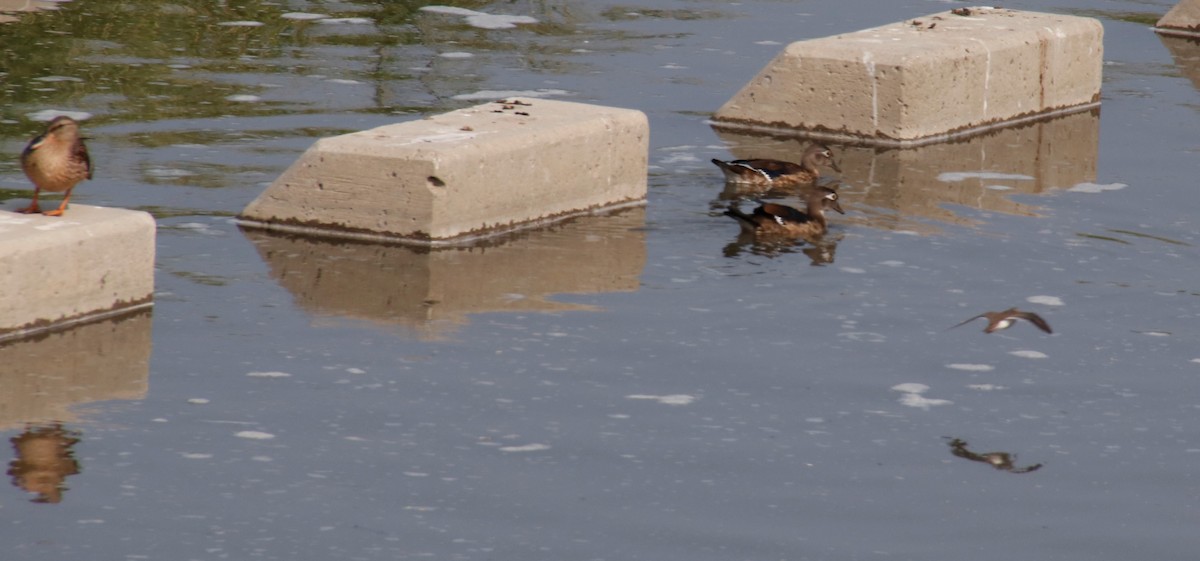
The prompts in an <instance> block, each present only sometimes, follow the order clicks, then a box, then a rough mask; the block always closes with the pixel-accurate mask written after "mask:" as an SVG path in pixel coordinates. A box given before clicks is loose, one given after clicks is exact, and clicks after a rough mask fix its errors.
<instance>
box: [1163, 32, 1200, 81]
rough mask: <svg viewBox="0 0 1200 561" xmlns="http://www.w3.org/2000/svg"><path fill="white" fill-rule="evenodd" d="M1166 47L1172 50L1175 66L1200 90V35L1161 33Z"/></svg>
mask: <svg viewBox="0 0 1200 561" xmlns="http://www.w3.org/2000/svg"><path fill="white" fill-rule="evenodd" d="M1158 40H1159V41H1162V44H1163V46H1164V47H1166V48H1167V50H1168V51H1170V52H1171V58H1172V59H1174V61H1175V67H1176V68H1178V69H1179V72H1180V73H1181V74H1183V75H1184V76H1187V78H1188V79H1189V80H1191V81H1192V87H1194V88H1196V90H1198V91H1200V36H1197V37H1172V36H1170V34H1166V35H1159V36H1158Z"/></svg>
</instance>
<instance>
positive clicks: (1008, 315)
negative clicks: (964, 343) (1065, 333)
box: [951, 308, 1054, 333]
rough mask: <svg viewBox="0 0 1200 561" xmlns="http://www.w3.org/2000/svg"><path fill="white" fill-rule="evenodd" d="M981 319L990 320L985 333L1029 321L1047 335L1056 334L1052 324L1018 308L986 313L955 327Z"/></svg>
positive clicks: (984, 330) (984, 329)
mask: <svg viewBox="0 0 1200 561" xmlns="http://www.w3.org/2000/svg"><path fill="white" fill-rule="evenodd" d="M979 318H987V320H988V324H987V327H984V328H983V332H984V333H994V332H996V331H1000V330H1001V329H1008V328H1009V327H1012V326H1013V324H1014V323H1016V322H1017V320H1025V321H1028V322H1029V323H1032V324H1033V325H1035V326H1037V328H1038V329H1041V330H1042V331H1045V332H1046V333H1054V331H1052V330H1051V329H1050V324H1049V323H1046V320H1044V319H1042V316H1039V315H1037V314H1035V313H1033V312H1022V311H1021V310H1018V309H1016V308H1009V309H1007V310H1003V311H999V312H984V313H982V314H979V315H977V316H975V317H973V318H971V319H968V320H966V321H964V322H962V323H960V324H958V325H955V326H954V327H960V326H963V325H966V324H968V323H971V322H973V321H975V320H977V319H979ZM954 327H951V329H954Z"/></svg>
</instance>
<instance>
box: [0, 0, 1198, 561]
mask: <svg viewBox="0 0 1200 561" xmlns="http://www.w3.org/2000/svg"><path fill="white" fill-rule="evenodd" d="M423 5H424V3H420V2H370V1H363V2H299V1H297V2H286V3H275V2H253V1H238V2H225V3H219V4H214V3H211V2H199V1H181V2H176V3H173V4H165V5H164V4H161V3H158V2H145V1H142V2H138V1H133V2H120V3H113V2H94V1H77V2H73V3H67V4H62V5H61V6H60V9H59V10H57V11H49V12H38V13H34V14H19V16H20V17H19V21H18V22H17V23H12V24H7V25H5V26H4V27H3V32H4V34H3V36H2V37H0V57H2V59H0V60H2V61H3V68H2V69H3V72H4V75H3V84H4V87H3V88H0V97H3V103H2V104H0V107H2V108H3V109H0V116H2V117H3V120H4V124H5V126H4V128H3V129H4V131H3V133H0V134H3V136H2V137H0V138H2V140H0V150H2V151H3V152H4V153H7V154H10V155H12V157H11V158H9V159H7V160H5V161H4V162H0V195H2V196H3V198H6V199H7V201H6V202H4V203H3V204H4V208H7V209H11V208H16V207H17V205H19V204H22V203H24V202H25V198H26V197H28V194H29V191H28V185H27V182H26V180H25V179H24V177H23V176H22V174H21V172H20V170H19V166H18V165H17V163H16V154H18V153H19V151H20V149H21V147H22V146H23V145H24V143H25V141H26V140H27V139H28V137H29V136H31V135H32V134H34V133H35V132H36V131H37V130H39V129H40V124H39V123H38V122H36V119H37V118H38V117H39V116H44V115H45V114H46V113H44V112H45V111H48V110H61V111H72V112H79V113H82V114H84V115H83V116H89V118H88V119H87V120H86V121H85V123H84V127H85V130H86V131H87V134H88V136H89V137H90V139H89V147H90V149H91V152H92V154H93V157H94V158H95V160H96V163H97V172H96V179H95V180H93V181H91V182H89V183H86V184H84V185H83V186H82V187H81V188H80V189H78V190H77V195H76V196H77V197H78V198H77V199H74V200H77V201H78V202H80V203H85V204H99V205H112V206H122V207H129V208H137V209H143V210H147V211H150V212H152V213H153V214H154V215H155V216H156V217H157V218H158V221H159V234H158V236H159V237H158V253H159V256H158V257H159V258H158V263H157V269H156V270H157V274H156V287H157V291H156V298H155V300H156V305H155V307H154V310H153V312H152V313H145V314H140V315H137V316H133V317H129V318H124V319H122V320H120V321H111V322H104V323H99V324H93V325H89V326H84V327H80V328H78V329H75V330H71V331H68V332H64V333H56V334H51V335H47V336H45V337H41V338H38V339H35V340H29V341H23V342H18V343H13V344H8V345H5V346H3V347H0V364H3V365H4V366H3V373H2V374H0V375H2V376H3V377H4V381H3V385H2V386H0V387H3V388H5V391H4V392H3V394H2V397H0V420H2V422H0V426H3V428H4V431H5V433H4V434H5V437H6V438H8V439H10V442H11V443H12V444H13V447H12V453H11V454H10V456H9V458H10V459H9V461H10V462H11V464H10V470H9V476H10V481H11V482H12V485H10V486H6V487H4V488H3V490H0V509H2V510H3V511H4V512H5V513H6V515H5V517H4V518H5V520H6V521H7V522H5V523H4V524H0V541H2V542H3V543H5V544H6V545H7V546H8V547H7V551H8V553H7V557H6V558H9V559H98V558H102V559H172V560H176V559H196V560H201V559H203V560H207V559H287V560H301V559H314V560H316V559H321V560H324V559H408V558H434V559H520V560H527V559H654V560H664V559H687V560H689V561H696V560H702V559H714V560H717V559H721V560H727V559H846V560H851V559H877V558H885V559H886V558H893V559H963V558H983V559H992V558H1001V557H1006V558H1029V559H1080V560H1084V559H1086V560H1096V559H1114V560H1116V559H1122V560H1123V559H1130V558H1134V557H1137V558H1147V559H1180V558H1187V557H1189V556H1190V555H1191V553H1192V551H1194V549H1195V548H1194V544H1195V537H1194V535H1195V527H1196V523H1197V521H1200V519H1198V518H1197V516H1198V515H1197V497H1196V494H1197V492H1196V489H1198V488H1200V479H1198V475H1197V473H1198V472H1197V470H1196V469H1195V465H1196V462H1197V461H1198V460H1197V458H1198V456H1197V454H1198V453H1200V433H1198V432H1197V429H1196V426H1197V424H1196V423H1195V419H1196V416H1197V414H1198V413H1200V398H1197V397H1196V396H1200V387H1197V386H1200V350H1197V349H1198V347H1197V344H1196V341H1197V333H1198V332H1197V328H1196V316H1197V313H1198V311H1200V300H1198V299H1197V295H1198V294H1200V287H1198V286H1197V283H1196V278H1197V277H1196V271H1197V270H1198V265H1200V260H1198V259H1197V250H1196V244H1197V243H1200V242H1198V240H1197V227H1196V217H1197V216H1200V198H1198V197H1196V195H1195V193H1194V187H1195V177H1197V176H1198V175H1200V174H1198V172H1200V164H1198V162H1200V159H1198V158H1197V152H1198V151H1200V143H1198V141H1197V135H1196V131H1197V130H1200V118H1198V109H1200V97H1198V96H1200V94H1198V91H1197V87H1196V81H1195V79H1196V76H1197V75H1198V73H1197V70H1196V66H1195V61H1196V60H1197V58H1200V57H1198V55H1197V52H1200V47H1197V46H1196V44H1195V43H1194V42H1188V41H1187V40H1181V39H1168V38H1159V37H1158V36H1157V35H1155V34H1154V33H1153V32H1151V31H1150V30H1149V29H1148V24H1147V23H1146V22H1147V21H1153V19H1155V18H1156V17H1157V14H1161V13H1165V11H1166V10H1167V9H1168V8H1169V7H1170V3H1168V2H1159V1H1153V2H1141V1H1139V2H1134V1H1108V2H1080V1H1075V0H1039V1H1034V0H1029V1H1022V2H1017V3H1015V4H1011V5H1007V4H1006V6H1005V7H1011V8H1019V9H1035V10H1041V11H1048V12H1056V13H1071V14H1080V15H1087V16H1090V17H1097V18H1099V19H1100V20H1101V21H1102V22H1103V24H1104V26H1105V55H1104V58H1105V67H1104V68H1105V77H1104V85H1103V88H1104V89H1103V99H1102V107H1101V109H1100V110H1099V111H1098V112H1086V113H1080V114H1076V115H1073V116H1070V117H1066V118H1062V119H1056V120H1053V121H1049V122H1045V123H1037V124H1033V125H1027V126H1024V127H1018V128H1013V129H1006V130H1002V131H997V132H995V133H993V134H989V135H984V136H980V137H975V138H972V139H966V140H964V141H961V142H956V143H948V144H940V145H933V146H928V147H924V148H921V149H915V150H903V151H901V150H876V149H869V148H862V147H856V146H834V149H835V151H837V152H838V153H839V158H840V161H841V167H842V169H843V170H844V173H843V174H841V177H839V179H840V180H841V187H840V190H841V193H842V194H843V197H844V199H843V206H844V207H846V208H847V209H848V211H849V214H848V215H847V216H845V217H843V216H840V215H839V216H837V217H835V222H834V226H833V230H832V232H831V234H830V235H829V236H828V237H827V240H826V241H827V243H826V244H825V245H823V246H821V247H816V248H814V247H811V246H807V245H802V246H795V245H791V244H782V245H769V244H767V245H764V244H758V245H756V244H753V243H747V242H746V241H745V240H739V239H738V228H737V226H736V224H734V223H733V221H731V220H729V219H728V218H725V217H723V216H721V214H720V213H721V211H722V209H723V208H724V206H725V205H727V204H729V203H730V202H731V201H735V200H737V198H738V197H737V195H736V194H734V195H732V196H731V195H730V194H729V193H726V192H725V190H724V187H723V185H722V184H721V176H720V173H719V171H718V170H717V169H716V168H715V167H713V166H712V165H711V164H709V163H708V160H709V159H710V158H714V157H717V158H729V157H731V156H748V155H752V154H754V155H766V156H772V157H784V156H786V155H788V154H795V153H798V152H799V150H800V149H802V146H803V143H802V142H798V141H796V140H792V139H779V138H772V137H761V136H759V137H753V136H747V135H738V134H730V133H726V132H717V131H714V130H713V129H712V128H711V127H710V126H709V125H708V124H707V122H706V119H707V117H708V115H709V114H711V112H712V111H714V110H715V109H716V108H717V107H719V106H720V104H721V103H723V102H724V101H725V100H726V99H728V98H729V97H730V96H732V95H733V93H734V92H735V91H736V90H737V89H738V88H740V87H741V86H742V85H743V84H744V83H745V82H746V81H747V80H749V79H750V78H751V77H752V76H753V75H754V74H755V73H756V72H757V71H758V70H759V69H760V68H762V66H763V65H764V64H766V62H767V61H768V60H769V59H770V58H771V57H772V56H774V55H775V54H776V53H777V52H778V51H779V50H780V49H781V48H783V46H784V45H786V44H787V43H788V42H791V41H795V40H801V39H807V38H814V37H822V36H827V35H831V34H835V33H841V32H847V31H854V30H857V29H862V28H866V27H870V26H875V25H882V24H886V23H890V22H893V21H899V20H903V19H907V18H912V17H919V16H924V15H926V14H929V13H933V12H937V11H941V10H944V9H946V8H947V7H948V6H952V5H953V4H947V3H945V2H939V1H924V0H906V1H900V2H878V3H871V4H869V5H855V4H839V5H832V4H827V3H820V2H805V3H795V2H770V1H765V0H763V1H751V2H742V3H736V4H730V3H724V2H706V1H682V0H681V1H670V0H661V1H660V0H653V1H642V2H631V3H616V2H569V1H560V2H514V3H485V2H459V3H455V4H454V6H453V7H454V8H456V9H451V10H447V9H436V10H421V9H420V8H421V7H422V6H423ZM864 8H869V9H864ZM464 10H471V11H473V12H480V13H484V14H490V15H491V16H513V18H496V17H474V19H471V18H472V14H471V13H468V12H465V11H464ZM312 14H315V15H319V16H328V17H327V18H324V19H313V18H314V17H315V16H313V15H312ZM529 19H532V20H536V23H531V22H529ZM506 25H511V27H506ZM515 93H520V94H522V95H534V96H538V95H540V96H550V97H554V98H556V99H566V100H574V101H583V102H590V103H599V104H606V105H614V106H622V107H631V108H636V109H640V110H642V111H645V112H646V113H647V115H648V116H649V118H650V124H651V131H652V136H651V169H650V170H649V173H650V193H649V197H648V204H647V206H646V207H645V208H644V209H632V210H627V211H624V212H620V213H616V214H614V215H612V216H604V217H589V218H584V219H577V220H573V221H570V222H567V223H564V224H559V225H556V226H554V227H551V228H547V229H544V230H541V231H532V232H524V233H521V234H519V235H514V236H509V237H506V238H503V239H500V240H495V241H494V242H491V243H488V244H484V245H481V246H479V247H475V248H470V249H456V250H440V251H432V252H426V251H416V250H412V249H409V248H395V247H386V246H374V245H367V244H350V243H333V242H328V241H320V240H307V239H297V238H290V237H283V236H273V235H269V234H264V233H262V232H256V231H243V230H241V229H239V228H238V227H237V226H236V225H234V224H233V222H232V220H231V219H232V217H233V216H234V215H236V213H238V212H239V211H240V210H241V209H242V208H243V207H244V206H245V205H246V204H247V203H249V202H250V201H251V200H253V198H254V197H255V196H257V195H258V194H259V193H260V192H261V191H262V189H263V188H264V187H265V186H266V185H267V184H268V183H269V182H270V181H271V180H272V179H274V178H275V177H276V176H278V175H279V174H280V173H281V172H282V171H283V170H284V169H285V168H286V167H287V166H288V165H289V164H290V163H291V162H292V161H294V160H295V159H296V158H297V157H298V155H299V154H300V153H301V152H302V151H303V150H304V149H305V148H307V147H308V146H309V145H310V144H311V143H312V142H313V141H314V140H315V139H316V138H319V137H322V136H329V135H334V134H339V133H343V132H347V131H352V130H360V129H364V128H370V127H374V126H379V125H383V124H387V123H393V122H397V121H402V120H408V119H415V118H420V117H421V116H422V115H426V114H432V113H437V112H442V111H447V110H452V109H456V108H460V107H465V106H469V105H473V104H476V103H480V102H481V100H490V99H494V98H497V97H506V96H509V95H514V94H515ZM784 199H785V201H786V200H787V198H786V196H785V197H784ZM1010 306H1018V307H1021V308H1023V309H1028V310H1031V311H1035V312H1037V313H1039V314H1041V315H1043V317H1045V318H1046V319H1047V321H1049V322H1050V324H1051V325H1052V326H1053V328H1054V330H1055V334H1054V335H1050V336H1047V335H1045V334H1043V333H1041V332H1040V331H1038V330H1036V329H1034V328H1033V327H1032V326H1030V325H1028V324H1021V325H1017V326H1016V327H1014V328H1012V329H1010V330H1008V331H1004V332H1001V333H998V334H994V335H984V334H983V333H981V332H980V331H981V330H982V328H983V323H982V320H979V321H978V323H975V324H971V325H968V326H964V327H961V328H958V329H954V330H947V328H948V327H950V326H952V325H954V324H956V323H958V322H960V321H962V320H964V319H966V318H968V317H971V316H973V315H975V314H978V313H980V312H983V311H985V310H999V309H1003V308H1007V307H1010ZM955 439H957V441H956V440H955ZM988 453H1004V454H1008V456H1000V455H990V456H988V455H986V454H988ZM988 459H996V463H995V464H990V463H988V462H987V460H988ZM979 460H984V461H979ZM1005 460H1007V462H1006V461H1005ZM1038 464H1040V465H1041V467H1039V468H1037V469H1036V470H1032V471H1030V469H1031V468H1032V466H1035V465H1038ZM1022 472H1024V473H1022Z"/></svg>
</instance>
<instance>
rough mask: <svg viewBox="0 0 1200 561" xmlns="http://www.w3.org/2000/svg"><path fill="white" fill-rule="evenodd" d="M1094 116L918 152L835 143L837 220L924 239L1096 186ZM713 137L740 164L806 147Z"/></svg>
mask: <svg viewBox="0 0 1200 561" xmlns="http://www.w3.org/2000/svg"><path fill="white" fill-rule="evenodd" d="M1099 113H1100V110H1099V109H1098V108H1094V109H1092V110H1091V111H1085V112H1081V113H1072V114H1069V115H1063V116H1060V117H1056V118H1053V119H1042V120H1038V121H1032V122H1028V123H1023V124H1020V125H1016V126H1012V127H1005V128H1002V129H997V130H993V131H989V132H986V133H983V134H977V135H973V136H970V137H966V138H960V139H955V140H951V141H947V142H939V143H935V144H928V145H924V146H917V147H871V146H864V145H848V146H839V145H836V144H833V145H831V148H832V149H833V151H834V153H835V158H836V159H837V160H838V162H839V164H840V166H841V168H842V171H843V173H842V174H840V176H838V177H839V179H840V180H841V183H842V187H841V188H840V190H839V194H840V195H841V202H842V206H843V207H844V208H846V209H847V210H848V211H850V214H849V215H847V216H838V217H837V218H836V222H835V224H837V223H842V224H854V223H858V224H863V225H866V226H870V227H874V228H879V229H883V230H899V231H910V232H917V233H922V234H928V233H935V232H937V231H939V230H941V228H942V227H943V226H946V225H955V226H966V227H970V226H973V225H975V222H974V220H973V219H971V218H968V217H966V216H964V215H963V214H962V213H960V212H958V209H960V208H971V209H977V210H982V211H987V212H1001V213H1006V214H1015V215H1025V216H1033V215H1037V214H1039V213H1040V212H1041V211H1040V209H1039V208H1038V206H1037V203H1036V202H1032V201H1030V200H1029V198H1027V197H1024V198H1019V199H1018V198H1014V197H1013V196H1012V195H1014V194H1033V195H1036V194H1043V193H1047V192H1051V191H1054V190H1062V189H1070V188H1072V187H1075V186H1076V185H1079V184H1081V183H1092V182H1094V181H1095V180H1096V166H1097V161H1098V158H1099V147H1100V114H1099ZM718 136H720V137H721V139H722V140H724V141H725V142H726V143H728V144H729V145H730V150H731V151H732V152H733V154H734V155H735V156H737V157H739V158H749V157H763V158H776V159H784V160H786V159H788V158H789V157H790V158H793V159H794V158H795V155H796V154H799V153H801V152H802V151H803V150H804V148H805V147H806V146H807V145H808V142H809V141H807V140H804V139H797V138H795V137H779V138H776V139H775V142H770V141H769V140H767V139H764V137H763V135H761V134H752V133H746V132H732V131H720V130H719V131H718ZM823 180H826V181H827V180H829V179H826V178H823ZM714 181H719V178H718V176H716V175H714ZM734 188H735V187H728V186H727V189H734ZM737 196H739V195H738V194H736V193H730V194H728V195H727V196H726V197H727V198H736V197H737Z"/></svg>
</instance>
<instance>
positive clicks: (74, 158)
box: [17, 116, 92, 216]
mask: <svg viewBox="0 0 1200 561" xmlns="http://www.w3.org/2000/svg"><path fill="white" fill-rule="evenodd" d="M21 169H22V170H24V171H25V175H26V176H27V177H29V180H30V181H32V182H33V202H32V203H30V205H29V206H27V207H25V208H23V209H20V210H18V211H17V212H20V213H24V214H30V213H34V212H41V209H40V208H38V194H40V193H41V192H42V191H50V192H52V193H63V192H65V193H66V194H65V195H64V196H63V200H62V204H60V205H58V209H57V210H50V211H46V212H44V213H43V214H45V215H46V216H61V215H62V213H63V211H64V210H66V208H67V203H68V202H69V201H70V200H71V190H72V189H74V188H75V185H76V184H78V183H79V182H80V181H83V180H84V179H91V178H92V160H91V158H90V157H88V151H87V146H85V145H84V144H83V137H81V136H79V123H77V122H75V119H72V118H70V117H66V116H58V117H55V118H54V119H53V120H51V121H50V123H49V124H47V125H46V132H43V133H42V134H40V135H38V136H35V137H34V138H33V140H30V141H29V144H27V145H26V146H25V150H24V151H23V152H21Z"/></svg>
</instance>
